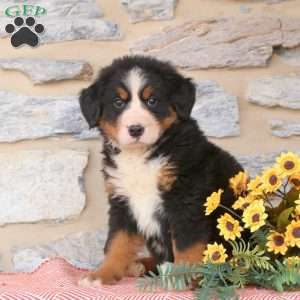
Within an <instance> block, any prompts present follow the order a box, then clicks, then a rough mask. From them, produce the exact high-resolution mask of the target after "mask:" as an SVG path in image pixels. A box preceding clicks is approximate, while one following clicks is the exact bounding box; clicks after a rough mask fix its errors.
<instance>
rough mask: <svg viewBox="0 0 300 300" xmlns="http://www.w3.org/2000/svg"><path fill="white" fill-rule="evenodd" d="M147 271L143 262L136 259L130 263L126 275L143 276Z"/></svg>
mask: <svg viewBox="0 0 300 300" xmlns="http://www.w3.org/2000/svg"><path fill="white" fill-rule="evenodd" d="M145 273H146V268H145V266H144V265H143V263H141V262H139V261H135V262H133V263H132V264H130V265H129V267H128V269H127V271H126V276H128V277H141V276H143V275H144V274H145Z"/></svg>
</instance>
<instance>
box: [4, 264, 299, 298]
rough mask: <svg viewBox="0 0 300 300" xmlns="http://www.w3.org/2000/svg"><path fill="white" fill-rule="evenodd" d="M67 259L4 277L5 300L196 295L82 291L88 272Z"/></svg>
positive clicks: (131, 284) (119, 288)
mask: <svg viewBox="0 0 300 300" xmlns="http://www.w3.org/2000/svg"><path fill="white" fill-rule="evenodd" d="M86 272H87V271H86V270H81V269H78V268H75V267H73V266H71V265H70V264H69V263H67V262H66V261H65V260H64V259H61V258H55V259H51V260H49V261H46V262H45V263H43V264H42V265H41V266H40V267H39V268H38V269H37V270H36V271H34V272H33V273H19V274H7V273H4V274H3V273H2V274H0V299H1V300H54V299H55V300H82V299H84V300H112V299H114V300H152V299H153V300H174V299H182V300H192V299H193V293H192V292H189V291H188V292H177V293H175V292H155V293H140V292H139V291H138V290H137V288H136V281H135V280H134V279H125V280H123V281H122V282H120V283H119V284H118V285H114V286H103V287H101V288H80V287H78V286H77V284H76V283H77V281H78V279H79V278H80V277H81V276H82V275H83V274H84V273H86ZM240 296H241V300H256V299H263V300H298V299H299V300H300V292H285V293H276V292H272V291H267V290H263V289H255V288H247V289H244V290H242V291H240Z"/></svg>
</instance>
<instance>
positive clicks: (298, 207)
mask: <svg viewBox="0 0 300 300" xmlns="http://www.w3.org/2000/svg"><path fill="white" fill-rule="evenodd" d="M295 203H296V204H297V205H296V207H295V213H296V215H297V216H300V199H299V200H296V201H295Z"/></svg>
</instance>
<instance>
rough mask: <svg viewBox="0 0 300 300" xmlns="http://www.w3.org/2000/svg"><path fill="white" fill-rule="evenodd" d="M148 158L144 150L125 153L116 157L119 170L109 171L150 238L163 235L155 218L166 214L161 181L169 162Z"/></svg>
mask: <svg viewBox="0 0 300 300" xmlns="http://www.w3.org/2000/svg"><path fill="white" fill-rule="evenodd" d="M146 157H147V153H145V152H144V151H142V150H132V149H131V150H127V151H124V150H123V151H122V152H121V153H119V154H118V155H116V156H115V157H114V161H115V163H116V166H117V168H116V169H114V168H108V169H106V171H107V173H108V174H109V175H110V176H111V178H110V179H109V181H110V182H111V183H112V185H113V186H114V189H115V191H116V192H117V194H119V195H124V196H126V197H127V198H128V204H129V207H130V209H131V211H132V213H133V216H134V218H135V220H136V221H137V224H138V227H139V230H140V231H141V232H142V233H143V234H144V235H145V236H146V237H150V236H155V235H157V236H159V235H160V226H159V223H158V221H157V219H156V218H155V213H157V212H158V211H161V210H162V205H161V203H162V199H161V197H160V192H159V189H158V178H159V173H160V170H161V168H162V167H163V166H164V165H165V164H166V162H167V159H166V158H156V159H153V160H150V161H147V159H146Z"/></svg>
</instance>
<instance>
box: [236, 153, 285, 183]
mask: <svg viewBox="0 0 300 300" xmlns="http://www.w3.org/2000/svg"><path fill="white" fill-rule="evenodd" d="M279 154H280V153H279V152H276V153H265V154H257V155H240V156H236V158H237V160H238V161H239V162H240V163H241V165H242V166H243V167H244V169H245V170H246V171H247V172H248V173H249V175H250V177H251V178H254V177H255V176H257V175H259V174H260V173H261V172H262V171H263V170H264V169H266V168H268V167H270V166H272V165H274V163H275V162H276V157H277V156H278V155H279Z"/></svg>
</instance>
